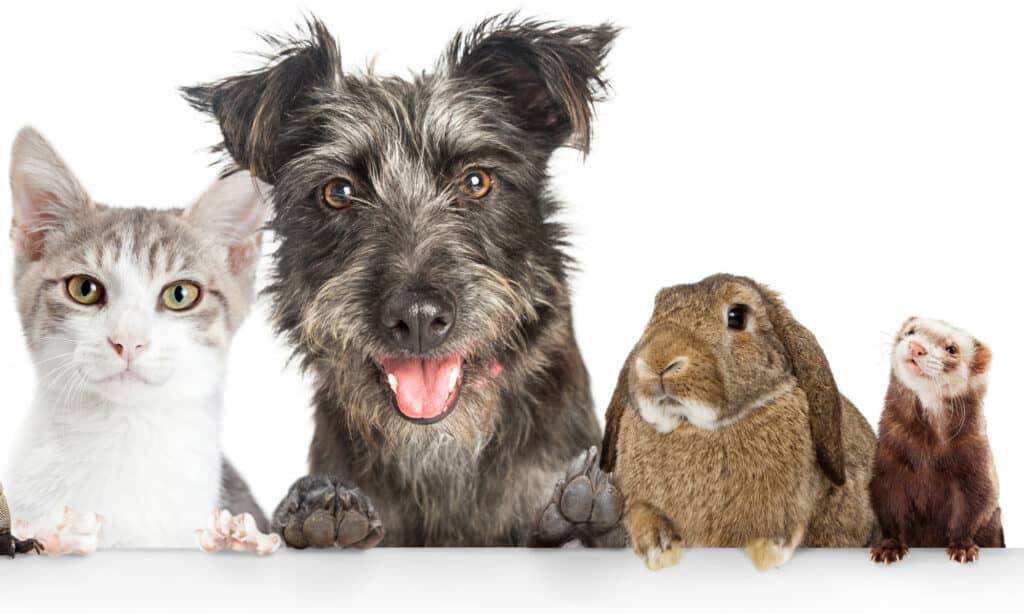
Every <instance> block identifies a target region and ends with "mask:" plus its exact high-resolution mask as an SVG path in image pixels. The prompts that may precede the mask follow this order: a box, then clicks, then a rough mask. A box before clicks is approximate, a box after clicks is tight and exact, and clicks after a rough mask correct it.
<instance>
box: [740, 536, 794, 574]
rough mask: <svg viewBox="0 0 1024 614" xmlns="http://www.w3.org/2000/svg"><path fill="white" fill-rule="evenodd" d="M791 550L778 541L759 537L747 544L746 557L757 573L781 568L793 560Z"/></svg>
mask: <svg viewBox="0 0 1024 614" xmlns="http://www.w3.org/2000/svg"><path fill="white" fill-rule="evenodd" d="M793 550H794V549H793V548H792V547H790V546H786V545H785V544H783V543H782V542H780V541H779V540H775V539H767V538H763V537H759V538H757V539H752V540H750V541H749V542H747V557H748V558H750V562H751V563H753V564H754V567H755V568H757V570H758V571H767V570H769V569H774V568H776V567H781V566H782V565H783V564H784V563H785V562H786V561H788V560H789V559H791V558H793Z"/></svg>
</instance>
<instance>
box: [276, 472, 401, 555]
mask: <svg viewBox="0 0 1024 614" xmlns="http://www.w3.org/2000/svg"><path fill="white" fill-rule="evenodd" d="M273 530H274V531H275V532H276V533H280V534H281V536H282V537H283V538H284V541H285V543H286V544H288V545H289V546H291V547H292V548H307V547H312V548H332V547H338V548H360V549H366V548H373V547H374V546H376V545H377V544H378V543H380V541H381V539H383V538H384V527H383V526H382V525H381V521H380V516H379V515H378V514H377V510H376V509H374V507H373V502H371V501H370V498H369V497H367V496H366V494H364V493H363V491H361V490H359V489H358V488H357V487H355V486H352V485H350V484H346V483H344V482H342V481H341V480H338V479H337V478H334V477H331V476H327V475H309V476H306V477H304V478H301V479H299V480H298V481H297V482H295V483H294V484H292V487H291V489H290V490H289V491H288V495H287V496H285V498H284V500H283V501H281V503H280V505H278V506H277V510H276V511H275V512H274V522H273Z"/></svg>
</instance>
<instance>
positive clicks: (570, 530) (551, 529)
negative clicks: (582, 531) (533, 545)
mask: <svg viewBox="0 0 1024 614" xmlns="http://www.w3.org/2000/svg"><path fill="white" fill-rule="evenodd" d="M574 535H575V528H574V527H573V525H572V523H571V522H569V521H568V520H566V519H565V516H563V515H562V512H561V511H559V509H558V504H557V503H549V504H548V505H547V506H545V508H544V511H543V512H542V513H541V517H540V522H539V523H538V527H537V537H538V542H539V544H540V545H545V546H551V545H553V546H557V545H561V544H564V543H567V542H569V541H571V540H572V539H573V537H574Z"/></svg>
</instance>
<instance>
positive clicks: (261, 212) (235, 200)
mask: <svg viewBox="0 0 1024 614" xmlns="http://www.w3.org/2000/svg"><path fill="white" fill-rule="evenodd" d="M269 189H270V186H268V185H267V184H265V183H263V182H262V181H260V180H259V179H256V178H255V177H253V176H252V175H250V174H249V173H248V172H247V171H238V172H236V173H233V174H231V175H228V176H227V177H223V178H220V179H217V180H216V181H214V182H213V184H212V185H210V187H209V188H207V190H206V191H205V192H203V194H202V195H201V196H200V197H199V199H198V200H197V201H196V203H195V204H194V205H192V206H191V207H189V208H188V210H186V211H185V218H186V220H188V222H189V223H190V224H191V225H192V226H193V227H194V228H196V229H198V230H199V231H200V232H201V233H203V234H204V235H206V236H207V237H209V238H210V239H211V240H213V241H216V242H217V243H219V244H220V245H225V246H227V248H228V265H229V266H230V268H231V272H232V273H234V274H235V275H238V276H248V275H249V274H250V273H251V272H252V271H253V270H254V267H255V265H256V264H257V262H258V261H259V256H260V245H261V236H262V234H263V225H264V218H265V217H266V213H267V207H266V200H267V199H266V197H267V196H268V194H267V193H268V191H269Z"/></svg>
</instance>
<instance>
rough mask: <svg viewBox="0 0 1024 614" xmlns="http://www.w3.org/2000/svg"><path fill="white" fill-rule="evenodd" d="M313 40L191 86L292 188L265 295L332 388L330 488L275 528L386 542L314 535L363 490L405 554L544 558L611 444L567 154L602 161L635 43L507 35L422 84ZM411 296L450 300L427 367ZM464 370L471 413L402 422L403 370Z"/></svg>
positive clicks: (320, 446)
mask: <svg viewBox="0 0 1024 614" xmlns="http://www.w3.org/2000/svg"><path fill="white" fill-rule="evenodd" d="M308 30H309V31H308V35H305V34H304V35H302V36H300V37H298V38H288V39H272V40H271V42H272V43H273V44H274V45H275V47H276V51H275V52H274V54H273V55H272V56H271V58H270V59H269V62H268V64H267V65H266V66H265V67H264V68H262V69H260V70H257V71H254V72H250V73H245V74H241V75H237V76H234V77H230V78H227V79H224V80H223V81H220V82H217V83H213V84H208V85H201V86H197V87H192V88H186V89H185V90H184V91H185V94H186V97H187V98H188V100H189V101H190V102H191V103H192V104H193V105H194V106H195V107H197V108H198V109H200V110H202V111H205V112H207V113H210V114H211V115H212V116H213V117H214V118H216V120H217V121H218V122H219V124H220V126H221V130H222V133H223V137H224V141H223V144H222V145H221V149H222V150H223V151H225V152H226V153H227V154H228V155H229V156H230V158H231V159H232V160H233V162H234V164H236V165H238V166H240V167H243V168H247V169H249V170H250V171H251V172H252V173H253V174H254V175H256V176H257V177H260V178H261V179H263V180H265V181H267V182H269V183H271V184H272V185H273V203H274V213H275V215H274V217H273V221H272V223H271V228H272V229H273V230H274V231H275V233H276V235H277V237H278V239H279V241H280V248H279V250H278V251H277V253H276V274H275V277H274V280H273V283H272V284H271V285H270V287H269V288H268V290H267V292H268V293H269V294H270V295H271V297H272V299H273V301H274V311H273V316H274V323H275V325H276V327H277V329H278V331H279V332H280V333H282V334H283V335H285V336H286V337H287V339H288V340H289V341H290V342H291V344H292V345H293V346H294V348H295V351H296V353H297V355H298V356H299V357H300V358H301V361H302V364H303V366H304V367H305V368H307V369H308V370H310V371H311V372H312V373H313V374H314V376H315V382H316V394H315V407H316V409H315V422H316V430H315V434H314V437H313V442H312V445H311V448H310V455H309V461H310V470H311V473H313V474H316V475H318V476H320V477H314V478H307V479H305V480H304V481H300V482H298V483H296V485H295V486H294V487H293V489H292V492H291V493H290V494H289V496H288V497H286V499H285V501H284V502H283V503H282V505H281V507H280V508H279V509H278V513H277V514H275V526H276V527H277V528H278V529H279V530H281V531H282V532H283V533H284V534H285V537H286V539H287V540H288V541H289V543H291V544H292V545H297V546H303V545H306V544H307V543H308V544H310V545H324V543H321V542H326V543H341V544H342V545H352V543H346V542H353V540H354V543H355V545H362V546H366V545H373V543H375V541H376V539H379V537H380V536H379V535H378V536H377V537H376V539H375V538H374V537H373V535H371V536H369V537H367V538H366V539H363V538H362V537H358V536H357V538H353V539H349V538H351V537H352V536H351V535H349V536H347V537H345V538H343V536H342V533H346V530H347V529H345V528H343V527H341V525H340V524H339V525H337V527H335V528H337V531H338V532H337V534H335V533H334V529H333V528H331V527H327V528H325V529H323V530H324V531H326V535H327V536H326V537H324V534H323V533H321V534H319V535H313V533H316V531H315V530H313V529H312V528H311V525H310V522H309V521H310V516H311V514H313V513H314V512H316V510H318V509H325V510H327V511H328V512H329V513H331V514H334V515H335V518H334V520H336V521H337V522H339V523H340V522H341V517H342V516H344V512H345V511H346V510H345V509H340V510H339V509H337V506H338V505H339V504H338V503H337V500H339V499H344V500H348V499H350V498H351V497H350V496H349V495H351V494H352V488H353V485H355V486H358V488H359V489H361V490H362V491H363V492H365V494H366V495H368V497H369V501H371V502H372V506H369V503H368V502H366V501H363V502H362V503H360V504H359V505H357V506H356V507H358V508H360V509H363V508H366V507H368V506H369V507H371V510H370V513H369V516H370V518H369V520H368V522H369V526H370V527H371V529H372V527H373V526H374V525H375V523H376V522H377V519H376V518H375V515H374V514H373V513H372V507H375V508H376V510H377V512H379V515H380V521H382V523H383V527H384V532H385V533H386V536H385V537H384V543H385V544H390V545H502V544H517V543H524V542H526V541H527V540H528V537H529V535H530V534H531V532H532V531H533V530H534V525H535V523H536V521H537V516H538V513H539V511H540V509H541V508H542V507H543V505H544V504H545V503H546V502H547V500H548V498H549V497H550V495H551V490H552V488H553V486H554V485H555V482H556V479H557V478H558V477H559V476H561V475H562V474H563V473H564V471H565V468H566V466H567V465H568V464H569V462H570V461H571V460H572V459H573V458H574V457H575V456H577V455H578V454H579V453H580V452H581V451H583V450H585V449H586V448H587V447H588V446H591V445H593V444H596V443H597V442H598V441H599V439H600V431H599V426H598V422H597V420H596V417H595V414H594V412H593V409H592V401H591V398H590V393H589V384H588V378H587V373H586V370H585V368H584V365H583V362H582V360H581V357H580V353H579V350H578V349H577V345H576V341H575V338H574V335H573V328H572V321H571V310H570V302H569V290H568V286H567V266H568V259H567V256H566V254H565V252H564V247H565V231H564V229H563V228H562V227H561V226H560V225H559V224H557V223H555V222H554V221H552V217H553V215H554V214H555V213H556V211H557V209H558V203H557V202H556V200H555V198H554V196H553V194H552V193H551V185H550V180H549V177H548V173H547V167H548V161H549V159H550V157H551V154H552V153H553V152H554V150H556V149H557V148H559V147H561V146H563V145H570V146H575V147H577V148H579V149H581V150H583V151H584V152H585V151H586V150H587V149H588V147H589V144H590V135H591V118H592V112H593V104H594V102H595V101H597V100H599V99H600V98H601V97H602V95H603V93H604V91H605V89H606V83H605V80H604V77H603V76H602V73H603V64H604V60H605V55H606V53H607V51H608V49H609V46H610V44H611V42H612V40H613V39H614V37H615V35H616V29H615V28H613V27H611V26H609V25H601V26H598V27H593V28H584V27H567V26H563V25H559V24H554V23H544V22H536V21H528V20H521V19H519V18H516V17H514V16H513V17H497V18H492V19H489V20H487V21H485V22H484V23H482V24H480V25H479V26H477V27H476V28H474V29H472V30H470V31H468V32H465V33H460V34H458V35H457V36H456V37H455V38H454V40H453V41H452V42H451V45H450V47H449V48H448V50H447V52H446V53H445V54H444V55H443V57H442V58H441V60H440V62H439V63H438V65H437V66H436V68H435V70H434V71H433V72H432V73H421V74H417V75H414V76H413V77H412V78H411V79H409V80H405V79H400V78H396V77H382V76H377V75H375V74H373V71H372V70H370V71H368V72H367V73H365V74H351V73H345V72H342V69H341V62H340V56H339V51H338V48H337V45H336V43H335V41H334V40H333V39H332V37H331V36H330V34H329V33H328V31H327V30H326V29H325V27H324V26H323V25H322V24H321V23H320V22H319V21H316V20H312V21H311V22H310V23H309V28H308ZM467 169H484V170H485V171H486V172H487V173H488V174H489V175H490V176H491V177H492V178H493V183H492V185H491V189H490V192H489V193H488V194H487V195H486V196H484V197H482V198H470V197H467V196H466V194H464V193H463V192H462V191H460V186H461V185H463V184H461V183H460V181H462V180H463V179H462V178H464V177H465V173H466V172H467ZM338 177H342V178H344V179H345V180H347V181H349V182H350V184H351V186H352V199H351V200H352V202H351V205H350V206H346V207H344V208H342V209H335V208H332V207H329V206H326V203H325V202H324V197H323V193H324V188H325V185H327V184H328V183H329V182H331V181H332V180H333V179H335V178H338ZM409 288H429V289H431V290H432V291H433V290H436V291H437V292H439V293H442V294H443V296H445V297H448V299H447V300H449V301H450V303H451V307H452V310H453V313H452V315H453V321H452V322H448V323H447V324H450V331H449V332H448V334H447V336H446V337H445V338H444V340H443V342H442V343H441V344H440V345H438V346H436V347H432V348H429V349H427V348H424V349H422V350H421V351H410V349H409V348H408V347H407V346H405V345H403V344H400V343H396V338H395V336H394V334H393V331H392V330H390V329H389V326H387V325H382V317H381V310H382V305H383V304H385V303H386V302H387V299H388V297H391V296H394V295H395V294H396V293H402V292H407V291H408V290H409ZM452 356H456V357H461V359H462V371H461V380H460V384H459V386H458V389H457V391H456V394H457V400H456V401H455V405H454V407H452V408H451V409H450V411H449V412H447V413H445V414H444V415H443V416H442V417H440V419H439V420H437V421H434V422H430V423H427V422H425V421H413V420H409V419H407V418H406V416H403V415H402V414H401V413H400V412H399V411H398V410H397V405H396V397H395V396H394V394H393V393H392V390H391V389H390V388H389V385H388V380H387V379H386V370H385V369H384V365H385V364H386V363H387V361H388V360H389V359H390V358H391V357H396V359H400V360H420V359H422V360H425V361H429V360H439V359H442V358H447V357H452ZM424 364H425V363H424ZM325 476H336V477H325ZM340 479H344V480H346V482H341V481H340ZM332 485H336V486H337V489H338V490H337V491H336V490H335V489H334V488H333V487H332ZM325 493H326V494H325ZM356 494H359V493H358V492H356ZM360 496H361V495H360ZM312 499H316V501H311V500H312ZM327 500H333V501H335V502H334V503H327V502H325V501H327ZM341 507H342V508H347V507H351V506H350V505H349V504H347V503H345V504H341ZM348 511H351V509H349V510H348ZM314 524H315V523H314ZM357 524H358V523H357ZM363 524H364V525H365V524H366V523H365V522H364V523H363ZM289 527H291V529H292V530H290V531H289ZM349 528H350V527H349ZM363 528H365V527H363ZM357 529H358V530H356V533H359V532H360V530H361V529H360V528H359V527H357ZM349 532H351V531H349ZM360 535H361V533H360ZM332 537H336V538H337V542H333V541H332Z"/></svg>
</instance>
